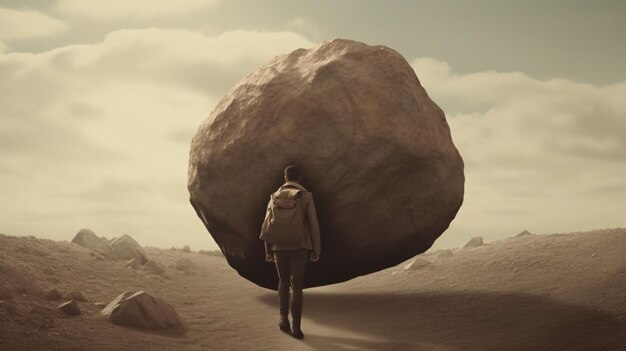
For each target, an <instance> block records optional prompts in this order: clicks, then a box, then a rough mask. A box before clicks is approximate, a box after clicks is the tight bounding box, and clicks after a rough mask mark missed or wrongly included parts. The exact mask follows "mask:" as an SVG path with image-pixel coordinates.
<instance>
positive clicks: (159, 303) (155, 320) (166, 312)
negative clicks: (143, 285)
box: [100, 291, 181, 329]
mask: <svg viewBox="0 0 626 351" xmlns="http://www.w3.org/2000/svg"><path fill="white" fill-rule="evenodd" d="M100 313H101V314H102V315H104V316H105V318H106V319H107V320H109V321H110V322H111V323H113V324H118V325H128V326H133V327H138V328H146V329H161V328H168V327H173V326H177V325H180V324H181V321H180V317H179V316H178V313H176V311H175V310H174V308H173V307H172V306H170V305H169V304H168V303H167V302H165V301H163V300H162V299H160V298H158V297H154V296H152V295H150V294H148V293H147V292H145V291H138V292H136V293H133V292H130V291H126V292H124V293H123V294H121V295H119V296H118V297H116V298H115V299H114V300H113V301H111V302H110V303H109V304H108V305H107V306H106V307H105V308H104V309H103V310H102V311H101V312H100Z"/></svg>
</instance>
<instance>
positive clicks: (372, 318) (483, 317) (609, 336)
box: [0, 229, 626, 351]
mask: <svg viewBox="0 0 626 351" xmlns="http://www.w3.org/2000/svg"><path fill="white" fill-rule="evenodd" d="M68 240H71V235H68ZM144 249H145V252H146V254H147V255H148V257H150V258H152V259H156V260H159V261H161V262H162V263H163V265H164V266H165V267H166V270H167V272H166V273H165V274H164V275H157V274H151V273H149V272H146V271H142V270H140V269H131V268H127V267H126V262H125V261H124V260H114V259H111V258H106V257H104V256H102V255H100V254H97V253H94V252H93V251H91V250H89V249H86V248H83V247H81V246H78V245H76V244H71V243H69V242H67V241H63V242H57V241H51V240H46V239H37V238H35V237H18V236H9V235H0V300H1V301H0V350H3V351H5V350H6V351H9V350H626V229H606V230H596V231H591V232H580V233H567V234H549V235H548V234H545V235H522V236H519V237H511V238H508V239H503V240H499V241H493V242H487V243H485V244H484V245H481V246H478V247H475V248H463V249H453V250H451V251H446V252H445V253H444V252H443V251H441V250H433V251H429V252H426V253H424V254H421V255H419V256H418V257H417V258H420V259H421V261H419V262H421V263H425V264H415V265H413V267H414V268H415V269H410V270H405V268H404V266H406V265H408V264H409V263H410V262H411V261H412V260H409V261H407V262H405V263H403V264H401V265H398V266H396V267H392V268H389V269H386V270H383V271H379V272H376V273H373V274H370V275H367V276H362V277H358V278H355V279H352V280H350V281H347V282H344V283H341V284H336V285H331V286H325V287H318V288H311V289H306V290H305V296H304V316H303V322H302V328H303V331H304V333H305V338H304V339H303V340H296V339H294V338H292V337H290V336H288V335H286V334H284V333H282V332H280V331H279V329H278V326H277V324H278V297H277V295H276V293H275V292H274V291H271V290H267V289H264V288H261V287H258V286H256V285H254V284H253V283H250V282H249V281H247V280H245V279H243V278H241V277H240V276H238V274H237V273H236V271H235V270H233V269H232V268H230V267H229V266H228V264H227V262H226V260H225V259H224V258H223V257H219V256H215V255H206V254H200V253H194V252H184V251H182V250H172V249H157V248H151V247H146V248H144ZM450 254H452V255H450ZM446 256H448V257H446ZM181 257H186V258H188V259H189V260H191V261H192V262H193V263H194V264H195V265H193V266H191V267H189V265H187V266H186V267H183V268H185V269H186V270H180V269H176V268H175V267H174V266H173V264H174V263H175V262H176V261H177V260H178V259H179V258H181ZM321 259H323V256H322V258H321ZM424 260H427V261H428V262H427V261H424ZM259 264H269V263H265V262H259ZM310 264H313V263H310ZM51 288H57V289H58V290H59V291H60V292H61V293H66V292H68V291H71V290H78V291H80V292H82V293H83V295H84V296H85V298H86V299H87V301H85V302H78V305H79V307H80V309H81V310H82V314H81V315H79V316H73V317H69V316H65V315H63V314H61V313H59V312H57V311H56V310H55V307H56V306H58V305H59V304H60V303H61V302H63V300H61V301H48V300H46V299H45V297H44V296H43V295H44V293H45V292H46V291H48V290H49V289H51ZM142 289H143V290H146V291H148V292H150V293H151V294H153V295H155V296H158V297H160V298H162V299H164V300H165V301H167V302H168V303H170V304H171V305H172V306H173V307H174V308H175V309H176V311H177V312H178V314H179V315H180V318H181V320H182V322H183V325H182V326H180V327H174V328H170V329H166V330H161V331H147V330H141V329H136V328H131V327H121V326H117V325H114V324H111V323H110V322H108V321H107V320H105V319H104V318H103V317H102V316H101V315H100V313H99V312H100V310H101V307H97V306H96V305H95V303H97V302H105V303H108V302H109V301H111V300H113V299H114V298H115V297H116V296H118V295H119V294H121V293H122V292H124V291H125V290H133V291H136V290H142Z"/></svg>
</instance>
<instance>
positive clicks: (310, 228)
mask: <svg viewBox="0 0 626 351" xmlns="http://www.w3.org/2000/svg"><path fill="white" fill-rule="evenodd" d="M284 187H295V188H298V189H300V190H302V191H301V192H300V193H299V194H298V196H299V197H300V200H299V201H298V204H299V205H300V206H302V207H303V208H302V210H303V212H304V213H305V226H304V228H303V230H304V233H302V243H301V244H300V245H293V246H289V245H278V244H268V243H267V242H266V243H265V253H266V254H270V253H271V252H272V251H277V250H293V249H299V248H301V247H304V248H305V249H307V250H310V251H313V252H314V253H316V254H318V255H319V254H320V253H321V251H322V249H321V244H320V226H319V224H318V222H317V212H316V211H315V203H314V202H313V194H311V192H309V191H308V190H306V188H305V187H303V186H302V185H300V184H299V183H297V182H286V183H285V184H283V185H281V187H280V188H279V190H280V189H282V188H284ZM270 204H271V200H270V203H268V204H267V210H266V211H265V220H264V221H263V228H262V229H261V230H263V231H265V230H267V228H266V226H267V223H268V216H269V214H270Z"/></svg>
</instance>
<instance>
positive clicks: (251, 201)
mask: <svg viewBox="0 0 626 351" xmlns="http://www.w3.org/2000/svg"><path fill="white" fill-rule="evenodd" d="M289 164H296V165H299V166H300V167H301V169H302V171H303V174H304V181H303V185H304V186H305V187H306V188H308V189H309V190H311V191H312V192H313V195H314V199H315V204H316V208H317V213H318V219H319V223H320V227H321V233H322V238H321V244H322V255H321V259H320V261H319V262H316V263H311V264H309V265H308V266H307V274H306V277H305V281H304V286H305V287H311V286H320V285H326V284H332V283H337V282H341V281H345V280H348V279H351V278H354V277H356V276H359V275H364V274H368V273H371V272H375V271H379V270H382V269H384V268H388V267H392V266H395V265H397V264H399V263H401V262H403V261H405V260H407V259H409V258H411V257H413V256H415V255H416V254H419V253H421V252H424V251H426V250H427V249H428V248H429V247H430V246H431V245H432V243H433V242H434V240H435V239H436V238H437V237H439V236H440V235H441V233H443V231H444V230H446V229H447V228H448V226H449V224H450V222H451V221H452V219H453V218H454V217H455V215H456V213H457V211H458V210H459V208H460V206H461V203H462V201H463V191H464V174H463V160H462V159H461V157H460V155H459V153H458V151H457V149H456V148H455V146H454V144H453V143H452V139H451V135H450V129H449V127H448V124H447V122H446V118H445V116H444V113H443V111H442V110H441V109H440V108H439V107H438V106H437V105H436V104H435V103H434V102H433V101H432V100H431V99H430V97H429V96H428V94H427V93H426V91H425V90H424V88H423V87H422V86H421V85H420V82H419V80H418V79H417V77H416V75H415V72H414V71H413V69H412V68H411V66H410V65H409V64H408V63H407V62H406V60H405V59H404V58H403V57H402V56H401V55H400V54H399V53H398V52H396V51H394V50H392V49H390V48H388V47H385V46H368V45H366V44H363V43H360V42H355V41H350V40H332V41H326V42H323V43H321V44H320V45H318V46H316V47H314V48H311V49H308V50H305V49H298V50H295V51H293V52H291V53H288V54H284V55H281V56H277V57H275V58H274V59H273V60H271V61H270V62H269V63H268V64H266V65H265V66H263V67H261V68H259V69H257V70H256V71H254V72H252V73H251V74H249V75H248V76H247V77H245V78H244V79H243V80H242V81H241V82H239V84H237V85H236V86H235V87H234V88H233V89H232V90H231V91H230V92H229V93H228V94H227V95H226V96H224V97H223V98H222V99H221V100H220V101H219V102H218V104H217V105H216V106H215V108H214V109H213V111H212V112H211V114H210V116H209V117H208V119H207V120H206V121H205V122H204V123H202V124H201V125H200V127H199V128H198V131H197V133H196V135H195V136H194V138H193V140H192V143H191V150H190V158H189V170H188V189H189V192H190V200H191V204H192V205H193V207H194V208H195V210H196V213H197V215H198V216H199V217H200V219H201V220H202V222H203V223H204V224H205V226H206V228H207V230H208V231H209V233H210V234H211V235H212V236H213V238H214V239H215V241H216V242H217V243H218V245H219V246H220V248H221V249H222V251H223V253H224V255H225V257H226V259H227V260H228V263H229V264H230V265H231V266H232V267H233V268H235V269H236V270H237V271H238V273H239V274H240V275H241V276H243V277H245V278H246V279H248V280H250V281H252V282H254V283H256V284H258V285H260V286H263V287H267V288H271V289H276V288H277V284H278V281H277V275H276V268H275V267H274V265H272V264H269V263H266V262H265V261H264V250H263V243H262V242H261V241H260V240H259V239H258V237H259V232H260V228H261V223H262V222H263V218H264V215H265V210H266V206H267V203H268V200H269V195H270V193H272V192H273V191H275V190H276V188H277V187H278V186H279V185H281V183H282V182H283V179H282V178H283V174H282V172H283V169H284V168H285V166H287V165H289ZM346 253H349V254H346Z"/></svg>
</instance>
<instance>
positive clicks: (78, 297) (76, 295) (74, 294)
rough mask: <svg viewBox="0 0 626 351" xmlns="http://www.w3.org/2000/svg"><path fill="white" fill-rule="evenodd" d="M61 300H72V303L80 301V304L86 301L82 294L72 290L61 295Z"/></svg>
mask: <svg viewBox="0 0 626 351" xmlns="http://www.w3.org/2000/svg"><path fill="white" fill-rule="evenodd" d="M63 298H64V299H70V300H74V301H80V302H85V301H87V299H86V298H85V296H84V295H83V293H82V292H80V291H76V290H72V291H70V292H68V293H67V294H65V295H63Z"/></svg>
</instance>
